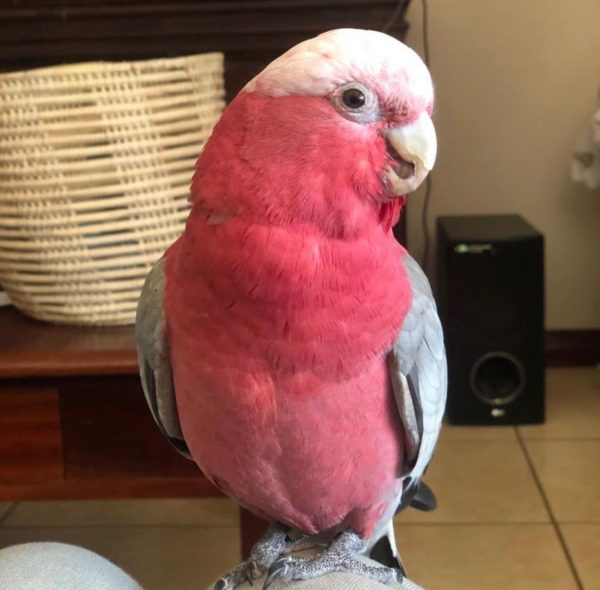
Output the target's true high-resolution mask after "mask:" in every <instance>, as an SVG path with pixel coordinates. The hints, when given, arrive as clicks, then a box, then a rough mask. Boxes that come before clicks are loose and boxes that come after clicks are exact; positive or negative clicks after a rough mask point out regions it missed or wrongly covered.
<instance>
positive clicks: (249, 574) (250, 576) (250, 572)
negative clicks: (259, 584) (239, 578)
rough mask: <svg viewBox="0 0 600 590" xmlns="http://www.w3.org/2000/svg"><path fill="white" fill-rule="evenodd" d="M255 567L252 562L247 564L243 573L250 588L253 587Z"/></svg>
mask: <svg viewBox="0 0 600 590" xmlns="http://www.w3.org/2000/svg"><path fill="white" fill-rule="evenodd" d="M255 572H256V567H255V566H254V564H253V563H252V562H248V563H247V564H246V568H245V571H244V573H245V574H246V580H247V581H248V584H250V586H254V577H255Z"/></svg>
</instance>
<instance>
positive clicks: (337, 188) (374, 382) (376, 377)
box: [136, 29, 446, 590]
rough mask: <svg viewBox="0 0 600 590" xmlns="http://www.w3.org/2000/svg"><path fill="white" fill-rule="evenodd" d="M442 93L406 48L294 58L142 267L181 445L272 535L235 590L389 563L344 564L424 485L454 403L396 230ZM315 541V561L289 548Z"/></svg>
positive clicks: (246, 99) (386, 528)
mask: <svg viewBox="0 0 600 590" xmlns="http://www.w3.org/2000/svg"><path fill="white" fill-rule="evenodd" d="M432 108H433V87H432V83H431V78H430V76H429V72H428V71H427V68H426V67H425V65H424V64H423V62H422V61H421V59H420V58H419V57H418V56H417V54H416V53H415V52H414V51H412V50H411V49H409V48H408V47H406V46H405V45H404V44H402V43H401V42H399V41H397V40H396V39H394V38H392V37H389V36H387V35H385V34H383V33H378V32H374V31H364V30H354V29H340V30H334V31H330V32H327V33H324V34H322V35H319V36H318V37H316V38H314V39H310V40H308V41H305V42H303V43H300V44H299V45H297V46H295V47H293V48H292V49H290V50H289V51H288V52H287V53H285V54H284V55H282V56H281V57H279V58H278V59H276V60H275V61H274V62H272V63H271V64H270V65H268V66H267V67H266V68H265V69H264V70H263V71H262V72H261V73H260V74H258V75H257V76H256V77H255V78H254V79H253V80H251V81H250V82H249V83H248V84H247V85H246V87H245V88H244V89H243V90H242V91H241V92H240V93H239V94H238V96H237V97H236V98H235V99H234V100H233V101H232V102H231V103H230V104H229V106H228V107H227V108H226V110H225V111H224V113H223V115H222V117H221V119H220V121H219V122H218V123H217V125H216V126H215V128H214V131H213V133H212V135H211V137H210V139H209V140H208V142H207V143H206V145H205V147H204V149H203V151H202V153H201V155H200V157H199V159H198V163H197V167H196V172H195V175H194V177H193V181H192V186H191V204H192V209H191V213H190V215H189V219H188V221H187V224H186V227H185V231H184V233H183V235H182V236H181V237H180V238H179V239H178V240H177V241H176V242H175V243H174V244H173V245H172V246H171V247H170V248H169V249H168V251H167V252H166V253H165V255H164V257H163V258H162V259H161V260H160V261H159V262H158V263H157V264H156V265H155V267H154V268H153V270H152V271H151V272H150V274H149V276H148V278H147V281H146V284H145V286H144V290H143V293H142V296H141V299H140V303H139V308H138V317H137V327H136V337H137V342H138V354H139V359H140V369H141V377H142V383H143V387H144V390H145V393H146V397H147V399H148V402H149V404H150V407H151V409H152V413H153V415H154V417H155V419H156V421H157V423H158V424H159V426H160V427H161V429H162V430H163V432H164V433H165V434H166V435H167V436H168V437H169V439H170V440H171V441H172V442H173V444H174V445H175V446H176V447H178V448H179V449H180V450H182V452H184V453H189V455H191V457H192V458H193V460H194V461H195V462H196V463H197V464H198V466H199V467H200V469H201V470H202V471H203V472H204V474H205V475H206V476H207V477H208V478H209V479H210V480H211V481H212V482H214V484H215V485H216V486H217V487H218V488H219V489H221V490H222V491H223V492H224V493H225V494H227V495H228V496H230V497H231V498H233V499H235V500H237V501H238V502H239V503H240V504H242V505H243V506H245V507H247V508H248V509H249V510H251V511H252V512H254V513H255V514H257V515H260V516H263V517H264V518H266V519H268V520H270V521H271V522H272V523H273V524H272V526H271V527H270V528H269V531H268V532H267V534H266V535H265V537H264V538H263V539H261V540H260V541H259V542H258V543H257V544H256V546H255V547H254V549H253V551H252V554H251V556H250V558H249V559H248V560H247V561H246V562H244V563H243V564H242V565H240V566H239V567H238V568H236V569H235V570H233V571H232V572H230V573H228V574H227V575H225V576H223V578H221V579H220V580H219V581H218V582H217V584H216V586H215V588H216V589H219V590H226V589H227V590H228V589H231V588H235V587H236V586H238V585H239V584H241V583H243V582H244V581H246V580H250V581H252V580H254V579H258V578H259V577H260V576H261V575H263V574H264V573H265V572H267V571H268V578H267V582H266V584H265V586H268V585H270V584H271V582H272V581H273V579H275V578H277V577H281V578H283V579H285V580H291V579H307V578H311V577H315V576H318V575H322V574H325V573H327V572H330V571H347V572H354V573H358V574H361V575H363V576H367V577H369V578H372V579H375V580H378V581H381V582H386V583H391V582H393V581H395V580H397V579H401V571H402V570H399V569H394V568H389V567H371V566H369V565H366V564H364V563H363V562H360V561H358V560H356V559H354V558H353V555H355V554H357V553H364V552H368V551H370V550H371V549H372V548H373V547H374V545H375V544H376V543H377V542H378V541H379V540H380V539H387V540H389V543H390V547H391V548H392V551H393V552H394V555H397V553H396V551H395V542H394V538H393V527H392V517H393V515H394V513H395V512H396V510H397V509H398V507H399V506H400V507H403V506H404V505H406V504H407V503H408V502H409V501H410V499H411V497H412V496H413V495H414V493H415V491H416V490H417V489H418V486H419V482H420V479H421V476H422V475H423V472H424V470H425V468H426V466H427V464H428V463H429V461H430V459H431V456H432V453H433V449H434V446H435V443H436V440H437V437H438V434H439V430H440V425H441V420H442V414H443V410H444V403H445V396H446V361H445V353H444V345H443V336H442V330H441V327H440V322H439V319H438V316H437V313H436V307H435V303H434V300H433V297H432V295H431V290H430V288H429V283H428V281H427V279H426V277H425V275H424V274H423V272H422V271H421V269H420V268H419V266H418V265H417V263H416V262H415V261H414V260H413V259H412V258H411V257H410V256H409V255H408V254H407V252H406V250H405V249H404V248H402V246H400V245H399V244H398V243H397V242H396V241H395V239H394V237H393V235H392V232H391V227H392V226H393V224H394V223H395V222H396V221H397V219H398V216H399V214H400V211H401V208H402V206H403V204H404V200H405V195H406V194H407V193H409V192H411V191H413V190H414V189H415V188H416V187H417V186H418V185H419V184H420V183H421V182H422V181H423V179H424V178H425V176H426V175H427V173H428V172H429V170H431V168H432V166H433V163H434V160H435V156H436V137H435V131H434V128H433V124H432V121H431V113H432ZM307 540H308V541H311V542H318V543H321V544H325V545H326V546H327V549H326V550H325V551H324V552H322V553H321V554H319V555H318V556H316V557H312V558H300V557H292V556H291V555H289V553H290V551H291V550H293V549H294V548H295V547H298V546H299V545H301V544H304V543H305V542H306V541H307Z"/></svg>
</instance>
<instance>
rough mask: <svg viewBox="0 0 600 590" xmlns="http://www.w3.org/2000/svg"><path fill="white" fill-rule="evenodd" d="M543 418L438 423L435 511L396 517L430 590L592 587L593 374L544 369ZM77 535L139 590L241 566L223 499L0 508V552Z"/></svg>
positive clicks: (597, 411) (599, 589)
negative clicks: (492, 424) (517, 423)
mask: <svg viewBox="0 0 600 590" xmlns="http://www.w3.org/2000/svg"><path fill="white" fill-rule="evenodd" d="M547 385H548V422H547V424H545V425H542V426H530V427H520V428H459V427H451V426H446V427H445V429H444V432H443V435H442V438H441V441H440V444H439V446H438V451H437V453H436V457H435V460H434V462H433V463H432V466H431V468H430V470H429V472H428V474H427V481H428V482H429V484H430V485H431V486H432V487H433V488H434V489H435V491H436V493H437V494H438V499H439V507H438V509H437V510H436V511H435V512H432V513H429V514H423V513H419V512H415V511H407V512H405V513H403V514H401V515H400V516H399V517H398V518H397V521H396V533H397V539H398V545H399V548H400V551H401V553H402V555H403V557H404V560H405V562H406V564H407V567H408V569H409V573H410V575H411V577H412V578H413V579H415V580H416V581H417V582H419V583H420V584H422V585H423V586H424V587H425V588H427V590H480V589H483V588H485V590H509V589H510V590H538V589H539V590H542V589H544V590H577V589H579V590H582V589H584V590H600V371H597V370H596V369H555V370H551V371H549V372H548V379H547ZM29 540H62V541H66V542H71V543H76V544H79V545H82V546H85V547H88V548H90V549H92V550H95V551H97V552H99V553H101V554H102V555H105V556H106V557H108V558H110V559H111V560H113V561H114V562H115V563H117V564H118V565H120V566H121V567H123V568H124V569H125V570H127V571H128V572H129V573H131V574H132V575H133V576H134V577H136V578H137V579H138V581H139V582H140V583H141V584H142V585H144V586H145V588H146V589H147V590H202V589H203V588H205V587H206V586H207V585H208V584H209V582H210V581H211V580H213V579H215V578H216V577H217V576H218V574H220V573H222V572H223V571H225V570H227V569H228V568H230V567H231V566H233V565H234V564H235V563H236V562H237V560H238V551H239V547H238V519H237V509H236V507H235V506H234V505H233V504H232V503H230V502H229V501H228V500H225V499H210V500H156V501H136V502H58V503H57V502H43V503H28V502H24V503H20V504H18V505H11V504H3V503H0V547H4V546H7V545H10V544H13V543H18V542H23V541H29Z"/></svg>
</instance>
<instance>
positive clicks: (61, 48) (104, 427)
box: [0, 0, 409, 548]
mask: <svg viewBox="0 0 600 590" xmlns="http://www.w3.org/2000/svg"><path fill="white" fill-rule="evenodd" d="M408 4H409V0H400V1H399V0H221V1H200V0H195V1H193V0H189V1H173V2H167V1H164V0H163V1H159V0H111V1H99V0H0V71H14V70H21V69H26V68H32V67H40V66H46V65H54V64H59V63H69V62H80V61H89V60H132V59H145V58H154V57H165V56H175V55H184V54H190V53H202V52H208V51H223V52H224V53H225V69H226V89H227V97H228V98H229V99H230V98H232V97H233V96H234V95H235V94H236V93H237V91H238V90H239V89H240V88H241V87H242V86H243V85H244V84H245V83H246V82H247V81H248V80H249V79H250V78H252V77H253V76H254V75H255V74H256V73H257V72H259V71H260V70H261V69H262V68H263V67H264V66H265V65H266V64H267V63H268V62H270V61H271V60H272V59H274V58H275V57H276V56H277V55H279V54H281V53H282V52H283V51H285V50H286V49H288V48H289V47H291V46H292V45H294V44H295V43H298V42H299V41H302V40H304V39H306V38H309V37H312V36H314V35H316V34H318V33H320V32H323V31H326V30H328V29H332V28H339V27H359V28H368V29H378V30H381V29H382V28H383V27H384V26H387V29H388V32H389V33H390V34H392V35H395V36H396V37H398V38H403V37H404V35H405V33H406V29H407V24H406V21H405V14H406V9H407V7H408ZM396 234H397V236H399V237H400V239H401V240H403V236H404V221H403V220H402V221H401V222H400V224H399V226H398V227H397V228H396ZM217 493H218V492H217V491H216V490H215V488H214V487H213V486H212V485H211V484H210V483H209V482H208V481H207V480H206V479H205V478H204V477H203V476H202V475H201V473H200V472H199V471H198V469H197V468H196V467H195V465H194V464H193V463H191V462H190V461H187V460H186V459H184V458H183V457H181V456H180V455H178V454H177V453H176V452H175V451H174V450H173V449H171V448H170V447H169V446H168V444H167V443H166V442H165V441H164V439H163V438H162V435H161V434H160V432H159V430H158V428H157V427H156V426H155V425H154V423H153V421H152V418H151V416H150V413H149V411H148V410H147V408H146V407H145V400H144V398H143V394H142V392H141V387H140V385H139V381H138V378H137V361H136V357H135V352H134V346H133V330H132V329H130V328H114V329H107V328H97V329H90V328H73V327H66V326H54V325H51V324H44V323H41V322H37V321H35V320H32V319H29V318H27V317H24V316H23V315H21V314H20V313H18V312H17V311H15V310H14V309H12V308H10V309H2V310H0V500H19V499H51V498H124V497H139V498H142V497H160V496H198V495H213V494H217ZM261 527H262V524H261V523H260V522H259V521H257V520H256V519H255V518H254V517H252V516H251V515H249V514H246V513H244V514H243V516H242V537H243V544H244V547H246V548H247V547H248V546H249V545H250V543H251V542H252V541H253V540H254V538H255V537H256V535H257V534H258V532H259V531H260V529H261Z"/></svg>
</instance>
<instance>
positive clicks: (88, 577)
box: [0, 543, 143, 590]
mask: <svg viewBox="0 0 600 590" xmlns="http://www.w3.org/2000/svg"><path fill="white" fill-rule="evenodd" d="M0 590H143V589H142V587H141V586H139V585H138V584H137V583H136V582H135V581H134V580H133V579H132V578H130V577H129V576H128V575H127V574H126V573H125V572H123V570H121V569H119V568H118V567H117V566H116V565H113V564H112V563H110V561H107V560H106V559H104V558H103V557H100V556H99V555H96V554H95V553H92V552H91V551H88V550H87V549H83V548H81V547H74V546H73V545H65V544H63V543H26V544H23V545H14V546H12V547H7V548H6V549H2V550H1V551H0Z"/></svg>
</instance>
